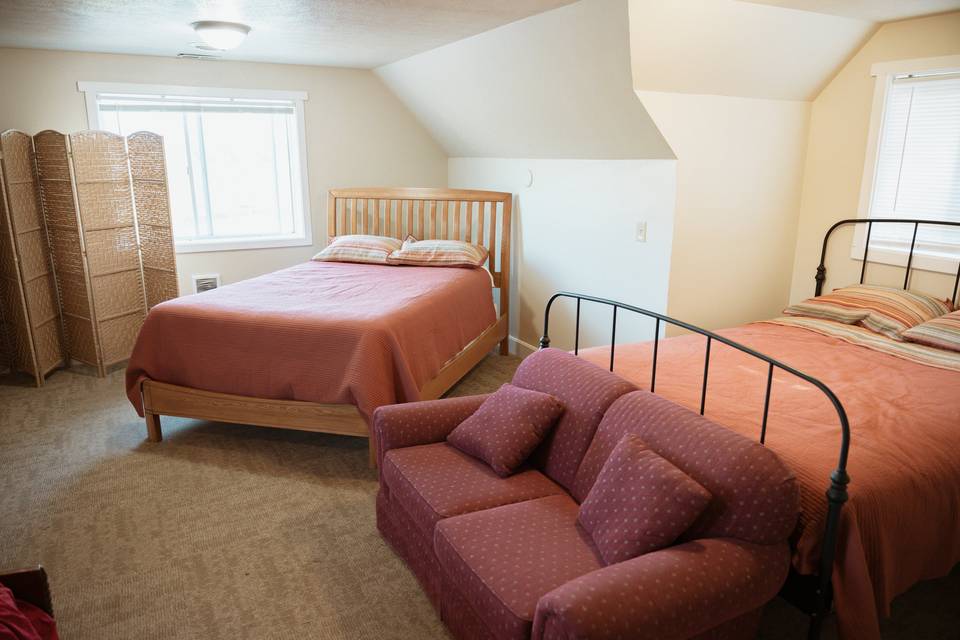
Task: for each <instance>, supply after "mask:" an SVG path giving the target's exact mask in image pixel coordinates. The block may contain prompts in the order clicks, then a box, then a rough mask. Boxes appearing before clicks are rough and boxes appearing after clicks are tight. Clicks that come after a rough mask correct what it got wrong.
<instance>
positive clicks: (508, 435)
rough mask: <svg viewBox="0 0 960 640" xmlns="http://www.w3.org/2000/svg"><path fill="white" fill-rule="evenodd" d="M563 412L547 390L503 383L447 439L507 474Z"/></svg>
mask: <svg viewBox="0 0 960 640" xmlns="http://www.w3.org/2000/svg"><path fill="white" fill-rule="evenodd" d="M561 413H563V404H561V403H560V401H559V400H557V399H556V398H554V397H553V396H551V395H550V394H547V393H541V392H540V391H531V390H530V389H523V388H521V387H515V386H513V385H512V384H505V385H503V386H502V387H500V389H498V390H497V392H496V393H494V394H493V395H491V396H490V397H489V398H487V399H486V400H484V401H483V404H481V405H480V407H479V408H478V409H477V410H476V411H475V412H474V413H473V415H471V416H470V417H469V418H467V419H466V420H464V421H463V422H461V423H460V424H459V426H457V428H456V429H454V430H453V431H452V432H451V433H450V435H449V436H447V442H449V443H450V444H451V445H453V446H454V447H456V448H457V449H459V450H460V451H463V452H464V453H466V454H469V455H471V456H473V457H474V458H479V459H480V460H483V461H484V462H486V463H487V464H488V465H490V467H491V468H492V469H493V470H494V471H495V472H496V473H497V475H498V476H500V477H504V478H505V477H507V476H509V475H510V474H511V473H513V472H514V471H516V469H517V468H518V467H519V466H520V465H521V464H523V462H524V460H526V459H527V458H528V457H530V454H531V453H533V450H534V449H536V448H537V445H539V444H540V443H541V442H542V441H543V439H544V437H546V435H547V433H548V432H549V431H550V429H551V428H552V427H553V425H554V423H556V421H557V418H559V417H560V414H561Z"/></svg>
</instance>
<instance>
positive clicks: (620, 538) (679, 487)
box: [577, 433, 710, 564]
mask: <svg viewBox="0 0 960 640" xmlns="http://www.w3.org/2000/svg"><path fill="white" fill-rule="evenodd" d="M709 502H710V492H709V491H707V490H706V489H704V488H703V487H701V486H700V485H699V484H697V482H696V481H695V480H693V479H692V478H691V477H690V476H688V475H686V474H685V473H684V472H683V471H681V470H680V469H678V468H676V467H675V466H673V465H672V464H670V463H669V462H667V461H666V460H664V459H663V458H661V457H660V456H658V455H657V454H656V453H654V452H653V451H651V450H650V449H648V448H647V446H646V445H645V444H644V443H643V441H642V440H641V439H640V438H638V437H637V436H635V435H633V434H630V433H628V434H627V435H625V436H623V438H622V439H621V440H620V442H619V443H618V444H617V446H616V447H614V449H613V453H611V454H610V457H609V458H607V461H606V463H604V465H603V469H602V470H601V471H600V475H599V477H598V478H597V481H596V483H594V485H593V488H592V489H590V493H589V494H587V499H586V500H584V501H583V504H582V505H580V515H579V516H578V517H577V522H579V523H580V524H581V525H582V526H583V528H584V529H586V531H587V532H588V533H589V534H590V537H591V538H592V539H593V542H594V543H595V544H596V546H597V549H599V551H600V555H601V556H603V560H604V562H605V563H606V564H613V563H615V562H622V561H624V560H629V559H630V558H634V557H636V556H639V555H643V554H644V553H650V552H651V551H655V550H657V549H662V548H663V547H666V546H667V545H669V544H670V543H672V542H673V541H674V540H676V539H677V537H679V536H680V534H682V533H683V532H684V531H686V530H687V529H688V528H689V527H690V525H691V524H693V521H694V520H696V519H697V516H699V515H700V513H701V512H702V511H703V509H704V508H705V507H706V506H707V503H709Z"/></svg>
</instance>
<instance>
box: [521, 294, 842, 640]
mask: <svg viewBox="0 0 960 640" xmlns="http://www.w3.org/2000/svg"><path fill="white" fill-rule="evenodd" d="M558 298H570V299H574V300H576V301H577V306H576V322H575V329H574V348H573V353H574V355H578V354H579V352H580V309H581V306H582V303H583V302H584V301H586V302H592V303H596V304H600V305H605V306H609V307H612V308H613V316H612V321H611V331H610V371H613V369H614V362H615V358H616V348H617V345H616V340H617V312H618V311H619V310H621V309H622V310H624V311H629V312H632V313H637V314H640V315H642V316H647V317H649V318H653V319H654V337H653V355H652V358H653V364H652V367H651V375H650V391H651V392H654V391H655V389H656V384H657V356H658V347H659V344H660V328H661V325H663V324H670V325H673V326H676V327H680V328H682V329H685V330H687V331H690V332H692V333H697V334H700V335H702V336H704V337H706V339H707V343H706V348H705V351H704V358H703V383H702V387H701V390H700V415H703V413H704V411H705V409H706V405H707V389H708V386H707V383H708V380H709V374H710V347H711V345H712V344H713V342H720V343H722V344H725V345H727V346H728V347H731V348H733V349H736V350H737V351H741V352H743V353H746V354H747V355H749V356H752V357H754V358H756V359H758V360H761V361H763V362H765V363H767V385H766V391H765V393H764V402H763V418H762V422H761V426H760V436H759V440H760V443H761V444H763V443H765V441H766V435H767V417H768V415H769V412H770V391H771V388H772V385H773V372H774V369H780V370H781V371H785V372H786V373H788V374H790V375H793V376H796V377H797V378H800V379H801V380H804V381H805V382H807V383H809V384H811V385H813V386H814V387H816V388H817V389H819V390H820V391H821V392H822V393H823V394H824V395H825V396H827V398H828V399H829V400H830V402H831V404H832V405H833V407H834V409H836V411H837V420H838V423H839V426H840V452H839V458H838V460H837V467H836V469H834V471H833V472H832V473H831V474H830V484H829V486H828V488H827V491H826V496H827V519H826V523H825V525H824V534H823V548H822V551H821V555H820V565H819V567H818V571H817V576H816V582H815V585H816V586H815V590H814V598H813V607H812V609H813V610H812V611H811V612H810V629H809V631H808V637H809V638H817V637H819V635H820V628H821V625H822V623H823V618H824V617H825V616H826V614H827V613H829V610H830V604H831V599H832V592H831V584H830V578H831V576H832V574H833V561H834V557H835V554H836V545H837V533H838V527H839V523H840V510H841V509H842V508H843V504H844V503H845V502H846V501H847V485H848V484H849V483H850V477H849V476H848V475H847V454H848V452H849V450H850V423H849V420H848V419H847V412H846V411H845V410H844V408H843V404H841V402H840V400H839V399H838V398H837V396H836V395H835V394H834V393H833V391H831V390H830V388H829V387H828V386H827V385H825V384H824V383H823V382H821V381H820V380H818V379H816V378H814V377H813V376H810V375H807V374H806V373H803V372H802V371H798V370H797V369H794V368H793V367H791V366H790V365H788V364H786V363H784V362H781V361H779V360H777V359H775V358H771V357H770V356H768V355H765V354H763V353H760V352H759V351H756V350H754V349H751V348H750V347H748V346H746V345H742V344H740V343H739V342H735V341H733V340H730V339H729V338H725V337H724V336H722V335H720V334H717V333H714V332H713V331H709V330H707V329H703V328H701V327H698V326H695V325H692V324H690V323H688V322H684V321H682V320H677V319H676V318H671V317H670V316H666V315H663V314H661V313H657V312H656V311H650V310H649V309H642V308H640V307H635V306H633V305H630V304H626V303H623V302H617V301H616V300H609V299H607V298H598V297H596V296H591V295H587V294H583V293H573V292H569V291H560V292H558V293H555V294H553V296H551V297H550V300H549V301H548V302H547V306H546V309H545V310H544V314H543V336H542V337H541V338H540V348H541V349H545V348H547V347H549V346H550V310H551V308H552V307H553V303H554V302H555V301H556V300H557V299H558Z"/></svg>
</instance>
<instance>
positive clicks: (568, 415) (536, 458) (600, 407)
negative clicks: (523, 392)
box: [513, 349, 636, 489]
mask: <svg viewBox="0 0 960 640" xmlns="http://www.w3.org/2000/svg"><path fill="white" fill-rule="evenodd" d="M513 384H514V385H516V386H518V387H523V388H525V389H533V390H535V391H542V392H543V393H549V394H550V395H552V396H553V397H555V398H557V399H558V400H560V402H562V403H563V406H564V411H563V415H562V416H560V419H559V420H558V421H557V425H556V426H555V427H554V428H553V431H551V432H550V434H549V435H548V436H547V438H546V440H545V441H544V443H543V445H541V447H540V448H539V449H538V450H537V452H536V453H535V454H534V455H533V458H532V460H533V464H534V466H538V467H540V468H541V469H543V472H544V473H545V474H547V476H549V477H550V478H552V479H553V480H555V481H556V482H558V483H559V484H561V485H562V486H563V487H565V488H567V489H569V488H570V487H571V486H572V484H573V480H574V477H575V476H576V473H577V468H578V467H579V466H580V461H581V460H582V459H583V455H584V453H586V451H587V447H589V446H590V441H591V440H592V439H593V434H594V433H595V432H596V430H597V425H599V424H600V420H601V419H602V418H603V414H604V412H606V410H607V408H608V407H610V405H611V404H613V401H614V400H616V399H617V398H619V397H620V396H622V395H623V394H625V393H628V392H630V391H633V390H635V389H636V387H634V386H633V385H632V384H630V383H629V382H627V381H626V380H624V379H623V378H621V377H619V376H617V375H614V374H612V373H610V372H609V371H605V370H604V369H601V368H600V367H598V366H596V365H595V364H592V363H590V362H587V361H586V360H583V359H582V358H577V357H576V356H574V355H571V354H569V353H567V352H565V351H559V350H557V349H543V350H542V351H538V352H536V353H534V354H533V355H530V356H528V357H527V358H525V359H524V361H523V362H522V363H521V364H520V367H519V368H518V369H517V372H516V374H514V376H513Z"/></svg>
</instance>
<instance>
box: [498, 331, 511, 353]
mask: <svg viewBox="0 0 960 640" xmlns="http://www.w3.org/2000/svg"><path fill="white" fill-rule="evenodd" d="M500 355H502V356H508V355H510V337H509V336H508V337H506V338H504V339H503V340H501V341H500Z"/></svg>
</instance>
